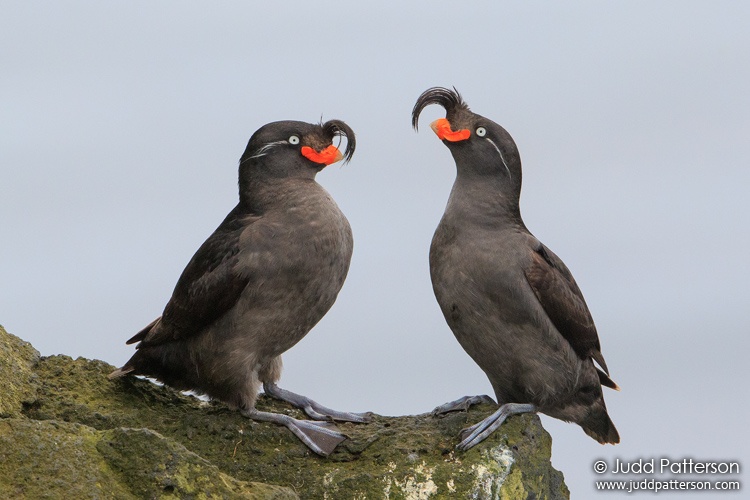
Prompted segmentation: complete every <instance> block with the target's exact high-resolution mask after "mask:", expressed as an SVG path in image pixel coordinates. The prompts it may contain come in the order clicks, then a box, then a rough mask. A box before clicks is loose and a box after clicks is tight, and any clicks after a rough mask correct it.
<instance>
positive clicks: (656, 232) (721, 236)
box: [0, 1, 750, 498]
mask: <svg viewBox="0 0 750 500" xmlns="http://www.w3.org/2000/svg"><path fill="white" fill-rule="evenodd" d="M0 10H1V11H2V16H0V67H1V68H2V71H0V117H1V118H0V162H1V163H0V164H1V165H2V174H1V177H0V229H1V230H2V233H0V234H1V236H0V237H1V239H2V240H1V241H2V242H1V243H0V249H1V250H0V251H1V252H2V253H1V254H0V255H2V258H1V259H0V282H2V286H1V287H0V324H3V325H4V326H5V327H6V329H7V330H8V331H10V332H11V333H14V334H16V335H18V336H20V337H22V338H24V339H26V340H28V341H30V342H31V343H32V344H33V345H34V346H35V347H36V348H37V349H39V350H40V351H41V352H42V354H44V355H51V354H58V353H61V354H67V355H70V356H73V357H77V356H84V357H87V358H97V359H103V360H105V361H107V362H109V363H112V364H115V365H120V364H122V363H123V362H124V361H126V360H127V358H128V357H129V356H130V355H131V354H132V352H133V349H132V347H130V346H125V345H124V341H125V340H126V339H127V338H129V337H130V336H131V335H133V334H134V333H135V332H137V331H138V330H139V329H140V328H141V327H143V326H144V325H146V324H147V323H149V322H150V321H151V320H152V319H154V318H155V317H156V316H158V315H159V314H160V313H161V311H162V309H163V307H164V305H165V304H166V301H167V300H168V299H169V296H170V294H171V292H172V289H173V287H174V284H175V283H176V281H177V278H178V277H179V274H180V272H181V271H182V269H183V268H184V266H185V265H186V264H187V262H188V260H189V259H190V257H191V256H192V254H193V253H194V252H195V250H196V249H197V248H198V246H199V245H200V244H201V243H202V242H203V241H204V239H205V238H206V237H207V236H208V235H209V234H210V233H211V232H212V231H213V230H214V229H215V227H216V226H217V225H218V224H219V222H221V220H222V219H223V217H224V216H225V215H226V213H227V212H228V211H229V210H231V208H232V207H234V205H235V204H236V201H237V187H236V185H237V184H236V183H237V161H238V159H239V157H240V155H241V153H242V152H243V150H244V148H245V145H246V143H247V140H248V138H249V137H250V135H251V134H252V133H253V132H254V131H255V130H256V129H257V128H259V127H260V126H262V125H263V124H265V123H267V122H270V121H275V120H283V119H295V120H303V121H308V122H316V121H318V120H319V119H320V118H321V116H322V118H323V119H331V118H339V119H342V120H344V121H346V122H347V123H348V124H349V125H350V126H351V127H352V128H353V129H354V130H355V132H356V133H357V146H358V147H357V151H356V153H355V156H354V158H353V161H352V162H351V163H350V164H348V165H346V166H344V167H343V168H342V167H339V166H338V165H334V166H332V167H329V168H328V169H326V170H325V171H324V172H323V173H322V174H320V175H319V176H318V180H319V182H320V183H321V184H322V185H324V186H325V187H326V188H327V189H328V190H329V191H330V192H331V193H332V194H333V196H334V198H335V199H336V200H337V202H338V203H339V205H340V206H341V208H342V210H343V211H344V212H345V213H346V214H347V216H348V218H349V220H350V222H351V224H352V228H353V231H354V237H355V251H354V258H353V261H352V266H351V270H350V274H349V278H348V279H347V282H346V284H345V285H344V288H343V290H342V292H341V294H340V295H339V299H338V301H337V303H336V305H335V306H334V307H333V309H332V310H331V311H330V313H329V314H328V315H327V316H326V317H325V318H324V319H323V321H321V322H320V324H319V325H318V326H317V327H316V328H315V329H314V330H313V331H312V332H311V333H310V335H308V336H307V337H306V338H305V339H304V340H303V341H302V342H300V343H299V344H298V345H297V346H295V347H294V348H293V349H292V350H290V351H289V352H288V353H287V354H286V355H285V356H284V360H285V371H284V375H283V377H282V379H281V384H280V385H282V387H286V388H288V389H291V390H294V391H297V392H301V393H304V394H306V395H309V396H311V397H314V398H315V399H317V400H318V401H320V402H322V403H323V404H326V405H328V406H331V407H335V408H338V409H342V410H356V411H365V410H371V411H375V412H377V413H381V414H387V415H401V414H412V413H422V412H426V411H429V410H431V409H432V408H433V407H434V406H436V405H438V404H441V403H443V402H445V401H447V400H451V399H455V398H457V397H459V396H462V395H465V394H477V393H491V388H490V386H489V383H488V382H487V380H486V378H485V376H484V374H483V373H482V372H481V371H480V370H479V368H477V367H476V366H475V365H474V364H473V362H472V361H471V359H470V358H469V357H468V356H467V355H466V354H465V353H464V352H463V351H462V349H461V348H460V346H459V345H458V343H457V342H456V341H455V339H454V337H453V335H452V333H451V332H450V330H449V329H448V327H447V326H446V325H445V322H444V320H443V318H442V315H441V313H440V311H439V309H438V307H437V303H436V302H435V299H434V296H433V294H432V289H431V285H430V280H429V271H428V265H427V253H428V248H429V244H430V239H431V237H432V232H433V231H434V229H435V227H436V225H437V223H438V221H439V219H440V216H441V214H442V212H443V209H444V207H445V202H446V200H447V196H448V192H449V190H450V187H451V184H452V182H453V178H454V176H455V168H454V164H453V160H452V158H451V156H450V153H449V152H448V150H447V148H445V146H443V145H442V144H441V143H440V141H439V140H438V139H437V138H436V137H435V136H434V134H433V133H432V132H431V131H430V129H429V127H428V126H427V124H429V122H430V121H431V120H433V119H435V118H437V117H440V116H443V115H444V112H443V111H442V109H441V108H439V107H437V106H431V107H429V108H427V109H426V110H425V111H424V112H423V113H422V119H421V121H420V123H421V125H422V127H421V132H420V133H418V134H417V133H414V132H413V131H412V130H411V128H410V112H411V108H412V106H413V104H414V102H415V100H416V98H417V97H418V96H419V94H420V93H421V92H422V91H423V90H425V89H427V88H428V87H431V86H434V85H441V86H452V85H455V86H456V87H457V88H458V90H459V91H460V92H461V93H462V94H463V96H464V98H465V99H466V100H467V102H468V103H469V105H470V106H471V108H472V110H474V111H475V112H477V113H479V114H482V115H484V116H486V117H488V118H491V119H493V120H494V121H496V122H498V123H500V124H501V125H503V126H504V127H505V128H506V129H507V130H508V131H509V132H510V133H511V135H512V136H513V137H514V138H515V140H516V142H517V144H518V147H519V149H520V152H521V157H522V160H523V165H524V187H523V195H522V200H521V209H522V214H523V216H524V219H525V221H526V224H527V226H528V227H529V228H530V229H531V231H532V232H533V233H534V234H535V235H536V236H537V237H538V238H539V239H541V240H542V241H543V242H544V243H545V244H547V246H549V247H550V248H552V249H553V250H554V251H555V252H556V253H557V254H558V255H559V256H560V257H562V258H563V259H564V260H565V262H566V263H567V265H568V267H570V269H571V270H572V271H573V274H574V275H575V277H576V279H577V281H578V283H579V285H580V286H581V288H582V290H583V292H584V295H585V296H586V299H587V302H588V304H589V307H590V309H591V311H592V313H593V315H594V319H595V320H596V323H597V326H598V329H599V336H600V339H601V342H602V348H603V353H604V355H605V357H606V359H607V363H608V365H609V367H610V369H611V373H612V377H613V379H614V380H615V381H617V383H618V384H619V385H620V386H621V387H622V392H619V393H617V392H613V391H608V390H607V391H606V393H605V397H606V401H607V405H608V407H609V409H610V415H611V416H612V419H613V420H614V422H615V424H616V425H617V427H618V429H619V431H620V434H621V436H622V444H620V445H618V446H616V447H613V446H607V447H603V446H601V445H599V444H598V443H596V442H595V441H593V440H592V439H590V438H588V437H587V436H586V435H585V434H584V433H583V432H582V431H581V430H580V428H578V427H577V426H574V425H569V424H564V423H562V422H558V421H554V420H552V419H550V418H546V417H543V420H544V424H545V426H546V428H547V429H548V430H549V431H550V432H551V434H552V436H553V439H554V445H553V463H554V464H555V465H556V466H557V467H558V468H560V469H561V470H562V471H563V472H564V473H565V477H566V482H567V483H568V485H569V486H570V488H571V490H572V493H573V496H574V498H585V497H588V496H591V495H593V493H592V492H593V482H594V480H596V479H597V478H598V477H597V476H596V475H595V474H594V473H593V472H592V470H591V464H592V463H593V461H594V460H595V459H597V458H603V459H605V460H607V461H608V462H612V461H613V460H614V459H615V458H620V459H621V460H633V459H638V458H644V459H648V458H651V457H656V458H659V457H662V456H666V457H672V458H674V459H682V458H684V457H692V458H693V459H697V460H707V459H713V460H730V459H734V460H738V459H739V460H744V465H747V464H750V460H747V458H748V452H747V450H748V449H750V440H749V439H748V432H747V421H748V420H749V419H750V414H749V413H750V412H748V404H747V403H746V401H745V400H744V399H745V398H744V396H746V395H747V382H748V375H749V374H750V369H749V368H748V362H747V359H746V357H747V352H748V348H749V347H750V345H749V343H750V341H749V340H748V333H749V332H748V324H747V314H748V310H749V306H750V300H749V299H750V292H748V287H747V283H748V281H749V280H750V265H748V260H747V248H748V245H749V244H750V223H748V216H749V215H750V201H748V200H749V198H750V197H749V196H748V194H747V190H748V187H749V186H750V171H749V168H748V167H750V149H749V147H748V146H749V145H750V92H749V89H750V29H748V25H749V24H748V23H749V22H750V5H749V4H747V3H746V2H721V1H718V2H692V1H679V2H677V1H673V2H636V1H631V2H619V3H616V4H615V3H614V2H594V1H589V2H566V3H565V6H562V5H557V4H555V5H552V4H550V3H530V2H512V3H509V2H473V3H471V4H470V5H469V3H468V2H461V3H460V4H456V3H455V2H453V3H448V2H440V1H430V2H413V3H406V4H405V3H404V2H393V3H391V2H377V3H371V4H370V5H369V6H361V5H358V3H357V5H344V4H338V3H333V2H331V3H322V4H320V3H315V4H313V3H312V2H310V3H308V2H294V1H292V2H286V3H284V4H283V5H282V4H280V3H275V4H274V5H273V6H269V7H255V6H251V5H248V3H247V2H234V3H233V2H222V3H221V4H215V3H213V4H211V5H210V6H205V5H202V4H199V3H185V2H160V3H158V5H154V3H153V2H104V3H102V2H63V3H46V2H45V3H42V2H13V3H11V2H3V3H2V9H0ZM744 477H746V475H743V478H744ZM643 478H644V476H636V477H634V479H643ZM731 479H734V480H736V479H737V477H736V476H735V477H733V478H731ZM743 486H745V488H746V487H747V485H743ZM607 496H608V497H609V498H615V497H616V495H614V494H608V495H607ZM623 496H624V495H623ZM735 496H736V495H735ZM729 497H732V496H731V495H730V496H729ZM660 498H680V495H667V494H663V493H660Z"/></svg>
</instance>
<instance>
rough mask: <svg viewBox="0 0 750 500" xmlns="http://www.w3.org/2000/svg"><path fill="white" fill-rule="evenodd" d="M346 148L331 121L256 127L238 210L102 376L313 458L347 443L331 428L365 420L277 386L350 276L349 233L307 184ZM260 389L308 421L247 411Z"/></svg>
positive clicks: (345, 131) (320, 192) (350, 136)
mask: <svg viewBox="0 0 750 500" xmlns="http://www.w3.org/2000/svg"><path fill="white" fill-rule="evenodd" d="M337 137H338V140H339V145H340V143H341V141H342V139H346V149H345V150H344V153H342V152H341V151H340V150H339V149H338V147H337V146H335V145H333V140H334V138H337ZM355 147H356V138H355V135H354V131H353V130H352V129H351V128H350V127H349V126H348V125H347V124H346V123H344V122H343V121H341V120H329V121H326V122H325V123H322V120H321V122H320V123H318V124H310V123H305V122H300V121H277V122H272V123H268V124H266V125H264V126H262V127H261V128H259V129H258V130H257V131H256V132H255V133H254V134H253V135H252V137H251V138H250V140H249V142H248V144H247V147H246V149H245V151H244V153H243V154H242V157H241V158H240V162H239V174H238V177H239V182H238V184H239V202H238V204H237V205H236V206H235V207H234V209H232V210H231V212H229V214H228V215H227V216H226V218H225V219H224V220H223V222H221V224H220V225H219V226H218V228H217V229H216V230H215V231H214V232H213V234H211V235H210V236H209V237H208V239H207V240H206V241H205V242H204V243H203V244H202V245H201V246H200V247H199V248H198V250H197V252H196V253H195V255H194V256H193V257H192V259H191V260H190V261H189V263H188V264H187V266H186V267H185V269H184V271H183V272H182V274H181V276H180V277H179V279H178V281H177V284H176V285H175V288H174V292H173V293H172V297H171V298H170V299H169V301H168V303H167V305H166V306H165V308H164V311H163V313H162V315H161V316H160V317H158V318H157V319H155V320H154V321H152V322H151V323H150V324H148V325H147V326H146V327H145V328H143V329H142V330H141V331H139V332H138V333H137V334H135V335H134V336H133V337H132V338H131V339H130V340H128V341H127V344H133V343H137V345H136V351H135V354H133V356H132V357H131V358H130V359H129V360H128V361H127V362H126V363H125V364H124V365H123V366H122V367H121V368H119V369H117V370H115V371H114V372H112V373H111V374H110V375H109V377H110V379H115V378H118V377H122V376H125V375H142V376H146V377H150V378H153V379H156V380H158V381H160V382H162V383H164V384H166V385H168V386H170V387H173V388H175V389H178V390H186V391H192V392H194V393H196V394H199V395H205V396H208V397H209V398H211V399H216V400H219V401H223V402H224V403H226V404H227V405H228V406H229V407H230V408H232V409H238V410H239V412H240V413H241V415H243V416H245V417H247V418H250V419H252V420H256V421H261V422H273V423H276V424H279V425H283V426H286V427H287V428H288V429H289V430H290V431H292V432H293V433H294V434H295V435H296V436H297V437H298V438H299V439H300V440H301V441H302V442H303V443H304V444H305V445H307V446H308V447H309V448H310V449H311V450H312V451H313V452H315V453H317V454H318V455H321V456H328V455H329V454H330V453H331V452H332V451H333V450H334V449H335V447H336V446H337V445H338V444H339V443H340V442H341V441H343V440H344V439H346V436H345V435H343V434H341V433H340V432H339V431H338V430H337V429H336V428H335V426H334V424H333V423H332V421H347V422H366V421H368V420H369V416H368V415H367V414H358V413H349V412H340V411H335V410H331V409H330V408H326V407H324V406H322V405H320V404H318V403H316V402H315V401H313V400H311V399H309V398H307V397H305V396H301V395H298V394H295V393H292V392H290V391H287V390H285V389H282V388H280V387H279V386H278V385H277V381H278V380H279V378H280V376H281V370H282V361H281V354H282V353H284V352H285V351H287V350H288V349H289V348H291V347H292V346H293V345H295V344H296V343H297V342H299V341H300V340H301V339H302V338H303V337H304V336H305V335H306V334H307V333H308V332H309V331H310V330H311V329H312V328H313V326H315V324H316V323H318V321H319V320H320V319H321V318H322V317H323V316H324V315H325V314H326V313H327V312H328V310H329V309H330V308H331V306H332V305H333V303H334V301H335V300H336V297H337V295H338V293H339V291H340V290H341V287H342V285H343V284H344V280H345V278H346V275H347V272H348V270H349V264H350V261H351V257H352V251H353V238H352V231H351V227H350V225H349V222H348V220H347V219H346V217H345V216H344V214H343V213H342V212H341V210H340V209H339V207H338V206H337V204H336V203H335V201H334V200H333V198H332V197H331V195H330V194H329V193H328V192H327V191H326V190H325V189H324V188H323V187H322V186H321V185H320V184H318V183H317V182H316V180H315V176H316V174H317V173H318V172H320V171H321V170H323V168H325V167H326V166H328V165H330V164H332V163H335V162H337V161H340V160H342V159H343V160H344V164H345V163H347V162H348V161H349V160H350V159H351V157H352V155H353V154H354V149H355ZM261 384H262V386H263V390H264V392H265V393H266V394H267V395H268V396H270V397H273V398H277V399H281V400H284V401H287V402H289V403H291V404H292V405H294V406H296V407H298V408H301V409H303V410H304V411H305V413H307V415H308V416H310V417H311V418H312V419H313V420H301V419H295V418H292V417H290V416H288V415H282V414H277V413H271V412H263V411H259V410H257V409H256V408H255V402H256V398H257V396H258V392H259V389H260V386H261Z"/></svg>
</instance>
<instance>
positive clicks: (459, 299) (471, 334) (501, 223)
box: [412, 87, 620, 449]
mask: <svg viewBox="0 0 750 500" xmlns="http://www.w3.org/2000/svg"><path fill="white" fill-rule="evenodd" d="M430 104H439V105H441V106H443V107H444V108H445V110H446V118H441V119H439V120H436V121H435V122H433V123H432V124H431V127H432V129H433V130H434V131H435V133H436V134H437V135H438V137H439V138H440V139H442V140H443V143H444V144H445V145H446V146H447V147H448V149H449V150H450V152H451V154H452V155H453V158H454V160H455V162H456V171H457V175H456V181H455V183H454V185H453V189H452V191H451V194H450V198H449V200H448V205H447V207H446V209H445V214H444V215H443V218H442V220H441V221H440V224H439V225H438V227H437V230H436V231H435V235H434V237H433V240H432V245H431V247H430V274H431V277H432V284H433V289H434V291H435V296H436V298H437V300H438V303H439V304H440V308H441V310H442V311H443V314H444V316H445V319H446V321H447V323H448V325H449V326H450V328H451V330H453V333H454V334H455V336H456V338H457V339H458V341H459V343H460V344H461V346H462V347H463V348H464V350H465V351H466V352H467V353H468V354H469V355H470V356H471V357H472V359H474V361H475V362H476V363H477V364H478V365H479V366H480V367H481V368H482V370H484V372H485V373H486V374H487V377H488V378H489V380H490V382H491V384H492V388H493V389H494V391H495V396H496V397H497V401H498V403H499V404H500V405H501V407H500V409H499V410H498V411H497V412H496V413H495V414H493V415H492V416H490V417H489V418H487V419H486V420H484V421H482V422H480V423H479V424H477V425H475V426H473V427H470V428H469V429H466V430H465V431H464V433H463V434H462V438H464V439H463V441H462V442H461V444H460V445H459V448H461V449H468V448H471V447H472V446H474V445H475V444H477V443H479V442H480V441H482V440H483V439H484V438H486V437H487V436H488V435H489V434H490V433H491V432H492V431H494V430H495V429H496V428H498V427H499V426H500V424H501V423H502V421H503V420H504V419H505V418H506V417H507V416H509V415H512V414H514V413H522V412H529V411H540V412H542V413H545V414H547V415H550V416H552V417H555V418H559V419H561V420H565V421H570V422H575V423H577V424H579V425H580V426H581V427H582V428H583V430H584V431H585V432H586V433H587V434H588V435H589V436H591V437H593V438H594V439H596V440H597V441H599V442H600V443H618V442H619V441H620V437H619V435H618V433H617V430H616V429H615V426H614V424H613V423H612V421H611V420H610V418H609V415H608V414H607V409H606V406H605V404H604V399H603V396H602V390H601V386H602V385H605V386H608V387H611V388H615V389H616V388H617V385H616V384H615V383H614V382H613V381H612V380H611V379H610V378H609V371H608V369H607V365H606V363H605V362H604V357H603V356H602V354H601V348H600V345H599V337H598V335H597V332H596V328H595V327H594V322H593V320H592V318H591V314H590V313H589V310H588V307H587V306H586V302H585V301H584V299H583V295H582V294H581V291H580V289H579V288H578V285H577V284H576V282H575V280H574V279H573V276H572V274H571V273H570V271H569V270H568V268H567V267H566V266H565V264H564V263H563V262H562V260H560V258H559V257H558V256H557V255H555V254H554V253H553V252H552V251H551V250H550V249H549V248H547V247H546V246H544V245H543V244H542V243H541V242H540V241H539V240H537V239H536V238H535V237H534V236H533V235H532V234H531V233H530V232H529V231H528V229H526V226H525V225H524V222H523V220H522V219H521V213H520V209H519V205H518V203H519V197H520V194H521V159H520V156H519V153H518V149H517V148H516V145H515V143H514V141H513V139H512V138H511V136H510V134H508V132H506V131H505V129H503V128H502V127H501V126H500V125H498V124H496V123H495V122H493V121H492V120H489V119H487V118H484V117H483V116H480V115H477V114H475V113H473V112H471V111H470V110H469V107H468V106H467V105H466V103H465V102H464V100H463V99H462V98H461V96H460V95H459V94H458V92H457V91H455V89H454V90H449V89H445V88H439V87H435V88H431V89H428V90H427V91H425V92H424V93H423V94H422V95H421V96H420V97H419V99H418V100H417V103H416V104H415V106H414V109H413V111H412V125H413V126H414V128H415V129H416V128H417V122H418V119H419V114H420V113H421V111H422V110H423V109H424V108H425V106H428V105H430ZM594 362H596V363H598V365H599V367H600V368H597V367H596V365H595V364H594ZM476 400H477V399H476V398H463V399H461V400H458V401H454V402H452V403H448V404H446V405H443V406H441V407H438V408H436V412H437V413H442V412H446V411H451V410H454V409H458V408H462V407H466V405H467V404H471V403H473V402H475V401H476Z"/></svg>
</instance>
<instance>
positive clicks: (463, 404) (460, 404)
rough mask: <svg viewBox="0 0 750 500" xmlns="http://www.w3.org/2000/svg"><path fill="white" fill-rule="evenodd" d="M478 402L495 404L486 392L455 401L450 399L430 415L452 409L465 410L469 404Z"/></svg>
mask: <svg viewBox="0 0 750 500" xmlns="http://www.w3.org/2000/svg"><path fill="white" fill-rule="evenodd" d="M480 403H492V404H495V401H493V400H492V398H491V397H489V396H487V395H486V394H483V395H481V396H464V397H462V398H459V399H457V400H455V401H450V402H448V403H445V404H442V405H440V406H438V407H437V408H435V409H434V410H432V416H433V417H437V416H438V415H445V414H446V413H450V412H452V411H466V410H468V409H469V408H470V407H471V406H473V405H478V404H480Z"/></svg>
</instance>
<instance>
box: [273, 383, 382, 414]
mask: <svg viewBox="0 0 750 500" xmlns="http://www.w3.org/2000/svg"><path fill="white" fill-rule="evenodd" d="M263 391H264V392H265V393H266V394H267V395H268V396H271V397H272V398H275V399H280V400H282V401H286V402H287V403H290V404H291V405H293V406H295V407H297V408H299V409H301V410H303V411H304V412H305V413H307V415H308V416H309V417H310V418H312V419H313V420H324V421H326V420H327V421H331V420H337V421H339V422H357V423H364V422H369V421H370V417H369V416H368V415H366V414H362V413H350V412H345V411H336V410H332V409H330V408H326V407H325V406H323V405H321V404H318V403H316V402H315V401H313V400H312V399H310V398H308V397H305V396H302V395H300V394H295V393H294V392H291V391H287V390H286V389H282V388H281V387H279V386H278V385H276V384H274V383H271V382H264V383H263Z"/></svg>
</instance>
